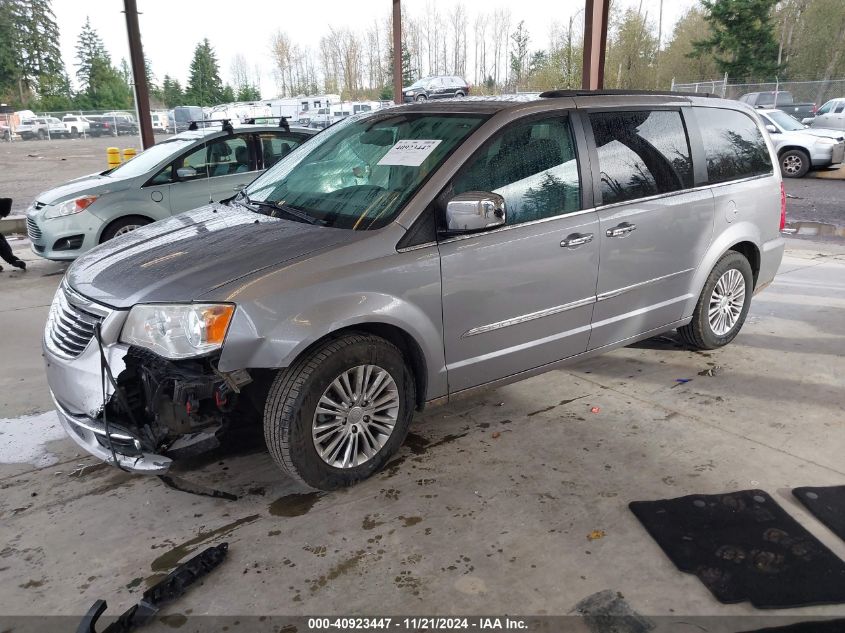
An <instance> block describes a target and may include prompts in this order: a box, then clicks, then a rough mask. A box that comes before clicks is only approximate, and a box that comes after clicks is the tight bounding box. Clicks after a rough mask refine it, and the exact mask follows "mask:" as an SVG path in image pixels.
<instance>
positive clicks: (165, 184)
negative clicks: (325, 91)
mask: <svg viewBox="0 0 845 633" xmlns="http://www.w3.org/2000/svg"><path fill="white" fill-rule="evenodd" d="M314 134H315V131H314V130H308V129H304V128H286V127H279V126H269V125H244V126H236V127H232V126H231V125H228V126H226V127H225V128H224V129H221V127H220V125H219V124H218V125H217V127H216V129H215V128H212V127H206V128H200V129H197V130H188V131H186V132H182V133H181V134H177V135H176V136H172V137H170V138H168V139H165V140H162V141H161V142H159V143H157V144H156V145H153V146H152V147H150V148H149V149H147V150H146V151H143V152H141V153H140V154H138V155H137V156H136V157H135V158H133V159H132V160H130V161H128V162H125V163H123V164H121V165H119V166H118V167H115V168H114V169H110V170H107V171H104V172H101V173H98V174H91V175H89V176H83V177H82V178H77V179H76V180H71V181H70V182H68V183H65V184H63V185H60V186H58V187H55V188H53V189H50V190H48V191H45V192H44V193H41V194H39V195H38V196H37V197H36V198H35V200H34V201H33V202H32V204H31V205H30V207H29V209H28V210H27V213H26V228H27V234H28V235H29V239H30V242H31V243H32V250H33V252H34V253H35V254H37V255H40V256H41V257H44V258H46V259H55V260H71V259H76V258H77V257H79V256H80V255H82V254H83V253H85V252H86V251H88V250H90V249H91V248H93V247H94V246H96V245H97V244H102V243H103V242H106V241H108V240H110V239H112V238H113V237H115V236H118V235H122V234H124V233H128V232H129V231H133V230H135V229H136V228H138V227H139V226H144V225H145V224H149V223H151V222H155V221H156V220H161V219H163V218H167V217H170V216H171V215H176V214H177V213H181V212H182V211H189V210H190V209H194V208H196V207H201V206H202V205H204V204H208V202H209V201H211V200H214V201H220V200H225V199H227V198H231V197H232V196H234V195H235V194H236V193H237V192H238V191H240V190H241V189H242V188H243V187H245V186H246V185H248V184H249V183H250V182H252V181H253V180H254V179H255V178H256V177H257V176H258V175H259V174H261V173H262V172H263V171H264V170H265V169H268V168H269V167H271V166H272V165H274V164H275V163H276V162H277V161H279V160H281V159H282V158H284V157H285V156H287V155H288V154H289V153H290V152H291V151H293V150H294V149H295V148H296V147H298V146H299V145H301V144H302V143H303V142H305V141H306V140H308V138H310V137H311V136H313V135H314Z"/></svg>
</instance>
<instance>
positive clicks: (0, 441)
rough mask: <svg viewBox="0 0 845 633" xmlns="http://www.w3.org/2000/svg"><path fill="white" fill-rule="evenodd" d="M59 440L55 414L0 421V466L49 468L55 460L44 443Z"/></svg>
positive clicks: (57, 420)
mask: <svg viewBox="0 0 845 633" xmlns="http://www.w3.org/2000/svg"><path fill="white" fill-rule="evenodd" d="M63 437H65V431H64V429H63V428H62V425H61V424H60V423H59V418H58V416H57V415H56V412H55V411H48V412H47V413H39V414H37V415H23V416H21V417H19V418H0V463H2V464H25V463H30V464H33V465H34V466H36V467H37V468H46V467H47V466H52V465H53V464H55V463H56V462H58V461H59V458H58V457H56V456H55V455H54V454H53V453H51V452H49V451H48V450H47V442H52V441H55V440H60V439H62V438H63Z"/></svg>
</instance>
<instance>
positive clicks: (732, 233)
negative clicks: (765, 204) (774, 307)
mask: <svg viewBox="0 0 845 633" xmlns="http://www.w3.org/2000/svg"><path fill="white" fill-rule="evenodd" d="M762 243H763V240H762V237H761V235H760V229H759V228H758V227H757V226H756V225H755V224H753V223H751V222H738V223H735V224H733V225H732V226H731V227H730V228H729V229H728V230H726V231H724V232H723V233H722V234H721V235H719V236H718V237H717V238H716V239H715V240H714V242H713V243H712V244H711V245H710V248H709V249H708V251H707V253H706V254H705V256H704V257H703V258H702V260H701V263H700V264H699V265H698V268H697V269H696V271H695V274H694V276H693V281H692V284H691V285H690V296H689V297H688V298H687V301H686V303H685V304H684V313H683V317H682V318H684V319H687V318H689V317H691V316H692V313H693V311H694V310H695V305H696V303H698V298H699V296H701V291H702V290H703V289H704V284H705V282H706V281H707V277H708V276H709V275H710V271H711V270H713V267H714V266H715V265H716V262H718V261H719V260H720V259H721V258H722V257H723V256H724V255H725V253H727V252H729V251H736V252H738V253H741V254H742V255H743V256H744V257H745V258H746V259H747V260H748V263H749V264H750V265H751V271H752V273H753V275H754V287H755V288H756V287H757V283H758V279H759V275H760V266H761V252H760V245H761V244H762Z"/></svg>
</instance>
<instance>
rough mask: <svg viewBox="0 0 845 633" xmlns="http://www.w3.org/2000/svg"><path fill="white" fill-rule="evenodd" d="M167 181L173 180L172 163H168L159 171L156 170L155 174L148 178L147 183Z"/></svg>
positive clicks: (163, 182) (162, 183) (154, 183)
mask: <svg viewBox="0 0 845 633" xmlns="http://www.w3.org/2000/svg"><path fill="white" fill-rule="evenodd" d="M169 182H173V165H172V164H171V165H168V166H167V167H165V168H164V169H162V170H161V171H160V172H158V173H157V174H156V175H155V176H153V177H152V178H150V181H149V184H150V185H166V184H167V183H169Z"/></svg>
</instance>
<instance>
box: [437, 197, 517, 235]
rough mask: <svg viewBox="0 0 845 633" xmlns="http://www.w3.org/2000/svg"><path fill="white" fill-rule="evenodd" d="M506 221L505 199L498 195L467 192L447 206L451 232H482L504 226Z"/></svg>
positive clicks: (453, 199)
mask: <svg viewBox="0 0 845 633" xmlns="http://www.w3.org/2000/svg"><path fill="white" fill-rule="evenodd" d="M505 220H506V213H505V199H504V198H503V197H502V196H500V195H499V194H497V193H491V192H489V191H465V192H464V193H459V194H458V195H456V196H455V197H454V198H452V199H451V200H449V202H448V203H447V204H446V228H447V229H448V230H449V231H467V232H469V231H481V230H483V229H491V228H494V227H497V226H502V225H503V224H504V223H505Z"/></svg>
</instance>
